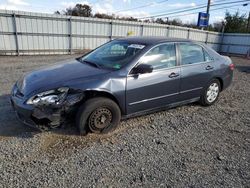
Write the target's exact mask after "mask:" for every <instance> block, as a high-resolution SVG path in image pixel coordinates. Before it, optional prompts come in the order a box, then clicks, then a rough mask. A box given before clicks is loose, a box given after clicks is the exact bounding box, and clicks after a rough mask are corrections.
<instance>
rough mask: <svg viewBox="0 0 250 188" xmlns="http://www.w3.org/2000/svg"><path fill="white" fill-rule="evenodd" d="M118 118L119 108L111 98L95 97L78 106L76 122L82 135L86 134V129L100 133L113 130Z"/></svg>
mask: <svg viewBox="0 0 250 188" xmlns="http://www.w3.org/2000/svg"><path fill="white" fill-rule="evenodd" d="M120 119H121V111H120V108H119V106H118V105H117V104H116V103H115V102H114V101H113V100H111V99H108V98H104V97H97V98H92V99H89V100H87V101H86V102H85V103H84V104H83V105H82V106H81V107H80V109H79V111H78V113H77V116H76V124H77V126H78V128H79V131H80V134H82V135H85V134H87V132H88V131H91V132H94V133H99V134H100V133H108V132H111V131H113V130H114V129H115V128H116V127H117V126H118V124H119V122H120Z"/></svg>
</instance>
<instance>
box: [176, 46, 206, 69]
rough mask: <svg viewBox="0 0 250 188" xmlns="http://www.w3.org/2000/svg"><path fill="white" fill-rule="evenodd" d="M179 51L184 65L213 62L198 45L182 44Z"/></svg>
mask: <svg viewBox="0 0 250 188" xmlns="http://www.w3.org/2000/svg"><path fill="white" fill-rule="evenodd" d="M179 49H180V57H181V64H182V65H188V64H194V63H201V62H208V61H211V57H210V56H209V55H208V53H207V52H206V51H204V49H203V48H202V47H201V46H199V45H197V44H191V43H181V44H179Z"/></svg>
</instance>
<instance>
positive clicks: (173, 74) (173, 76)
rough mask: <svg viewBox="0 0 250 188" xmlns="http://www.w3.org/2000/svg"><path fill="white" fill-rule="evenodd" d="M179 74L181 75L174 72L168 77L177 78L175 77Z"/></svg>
mask: <svg viewBox="0 0 250 188" xmlns="http://www.w3.org/2000/svg"><path fill="white" fill-rule="evenodd" d="M178 76H179V74H178V73H175V72H172V73H171V74H170V75H169V76H168V77H169V78H175V77H178Z"/></svg>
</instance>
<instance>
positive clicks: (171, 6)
mask: <svg viewBox="0 0 250 188" xmlns="http://www.w3.org/2000/svg"><path fill="white" fill-rule="evenodd" d="M233 1H236V0H212V3H219V2H220V3H222V2H223V3H224V2H233ZM76 3H81V4H88V5H90V6H91V7H92V9H93V12H94V13H95V12H99V13H107V14H111V13H115V14H118V15H120V16H133V17H137V18H141V17H147V16H152V15H155V14H158V13H167V12H171V11H176V10H181V9H183V8H192V7H193V8H194V7H197V6H199V5H201V4H206V3H207V0H192V1H188V0H166V1H164V0H86V1H74V0H69V1H66V0H65V1H62V0H40V1H34V0H0V9H8V10H22V11H29V12H42V13H53V12H55V11H56V10H64V9H65V8H67V7H72V6H74V5H75V4H76ZM144 5H146V7H142V8H138V9H134V10H128V9H131V8H134V7H139V6H144ZM225 6H232V5H221V6H220V7H225ZM218 7H219V6H218ZM218 7H216V8H218ZM212 9H215V7H214V8H213V7H211V10H212ZM226 10H228V11H230V12H232V13H234V12H236V11H237V10H240V12H241V13H242V14H243V13H247V14H248V11H249V10H250V3H249V5H248V6H245V7H243V6H242V5H237V6H234V7H230V8H227V9H221V10H217V11H211V14H210V23H211V22H214V21H220V20H222V19H223V17H224V14H225V11H226ZM198 11H204V12H205V11H206V8H204V9H201V10H200V9H199V10H194V11H193V12H198ZM187 13H191V12H187ZM187 13H185V14H187ZM183 14H184V13H180V14H179V15H178V14H175V15H171V16H169V17H170V19H174V18H179V19H181V20H182V21H183V22H185V23H188V22H195V23H196V22H197V14H193V15H185V16H180V15H183Z"/></svg>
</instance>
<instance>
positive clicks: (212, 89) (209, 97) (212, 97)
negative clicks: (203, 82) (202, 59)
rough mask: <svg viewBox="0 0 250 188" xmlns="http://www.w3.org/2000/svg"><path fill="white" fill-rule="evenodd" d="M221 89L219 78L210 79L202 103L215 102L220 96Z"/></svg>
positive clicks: (210, 103) (207, 104)
mask: <svg viewBox="0 0 250 188" xmlns="http://www.w3.org/2000/svg"><path fill="white" fill-rule="evenodd" d="M220 90H221V85H220V82H219V80H217V79H213V80H212V81H210V82H209V84H208V85H207V86H206V88H205V89H204V91H203V93H202V95H201V100H200V102H201V104H202V105H203V106H209V105H212V104H214V103H215V102H216V101H217V100H218V98H219V94H220Z"/></svg>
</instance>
